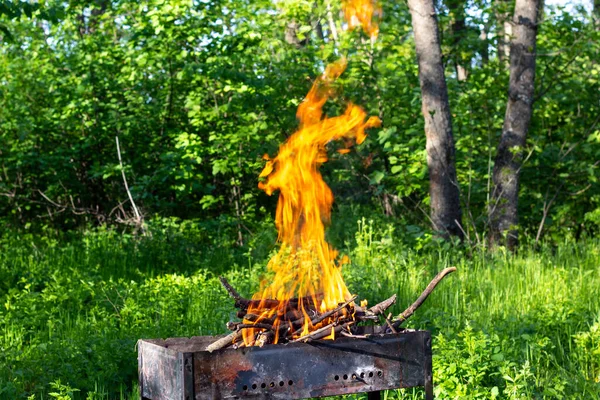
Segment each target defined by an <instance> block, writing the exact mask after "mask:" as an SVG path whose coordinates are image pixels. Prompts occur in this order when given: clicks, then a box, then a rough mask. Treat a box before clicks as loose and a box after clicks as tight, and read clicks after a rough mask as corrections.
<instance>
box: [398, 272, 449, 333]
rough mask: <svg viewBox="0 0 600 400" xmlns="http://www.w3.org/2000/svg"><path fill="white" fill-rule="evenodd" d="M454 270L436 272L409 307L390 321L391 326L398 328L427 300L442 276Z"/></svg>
mask: <svg viewBox="0 0 600 400" xmlns="http://www.w3.org/2000/svg"><path fill="white" fill-rule="evenodd" d="M454 271H456V267H450V268H445V269H443V270H442V271H441V272H440V273H438V274H437V275H436V276H435V278H433V280H432V281H431V282H430V283H429V285H427V287H426V288H425V290H424V291H423V293H421V295H420V296H419V298H418V299H417V300H416V301H415V302H414V303H412V304H411V305H410V307H408V308H407V309H406V310H404V311H403V312H402V314H400V315H398V317H396V319H395V320H394V321H393V323H392V326H393V327H394V328H395V329H398V328H399V327H400V325H402V323H403V322H404V321H406V320H407V319H409V318H410V317H411V315H413V313H414V312H415V311H416V310H417V308H419V307H421V305H422V304H423V302H424V301H425V300H427V297H428V296H429V295H430V294H431V292H433V289H435V287H436V286H437V284H438V283H440V281H441V280H442V279H444V277H445V276H446V275H448V274H450V273H452V272H454Z"/></svg>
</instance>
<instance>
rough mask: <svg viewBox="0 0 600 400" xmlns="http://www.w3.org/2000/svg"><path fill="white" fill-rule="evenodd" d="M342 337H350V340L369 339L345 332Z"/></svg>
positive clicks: (341, 333) (366, 336) (365, 336)
mask: <svg viewBox="0 0 600 400" xmlns="http://www.w3.org/2000/svg"><path fill="white" fill-rule="evenodd" d="M340 335H342V336H345V337H349V338H352V339H367V338H368V337H369V335H353V334H351V333H348V332H344V331H341V332H340Z"/></svg>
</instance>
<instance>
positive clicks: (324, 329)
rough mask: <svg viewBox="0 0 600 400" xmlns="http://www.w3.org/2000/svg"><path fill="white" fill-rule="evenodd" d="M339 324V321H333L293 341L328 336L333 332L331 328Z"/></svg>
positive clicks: (304, 340)
mask: <svg viewBox="0 0 600 400" xmlns="http://www.w3.org/2000/svg"><path fill="white" fill-rule="evenodd" d="M337 326H338V323H337V321H336V322H332V323H331V324H329V325H325V326H324V327H322V328H319V329H317V330H316V331H312V332H310V333H309V334H306V335H304V336H302V337H299V338H298V339H294V340H292V341H291V342H292V343H294V342H307V341H308V340H313V339H320V338H322V337H325V336H327V335H328V334H329V333H330V332H331V328H335V327H337ZM340 326H341V325H340ZM321 334H324V335H323V336H320V335H321Z"/></svg>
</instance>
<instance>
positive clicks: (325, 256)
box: [243, 0, 380, 345]
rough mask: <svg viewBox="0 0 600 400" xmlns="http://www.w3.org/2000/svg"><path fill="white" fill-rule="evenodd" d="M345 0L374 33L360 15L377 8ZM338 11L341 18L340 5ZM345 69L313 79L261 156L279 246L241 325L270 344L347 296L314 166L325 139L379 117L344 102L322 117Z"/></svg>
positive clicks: (347, 136) (327, 197)
mask: <svg viewBox="0 0 600 400" xmlns="http://www.w3.org/2000/svg"><path fill="white" fill-rule="evenodd" d="M350 3H352V5H353V7H354V8H353V10H354V11H352V12H350V14H351V15H356V18H357V19H358V21H360V22H361V24H362V26H363V27H365V31H366V32H367V33H369V34H370V35H371V37H373V34H375V35H376V30H377V26H376V25H374V24H371V22H370V21H369V23H368V24H366V25H365V20H364V18H366V17H367V16H368V17H369V18H370V17H371V16H372V15H373V13H374V12H375V13H376V12H377V11H376V10H375V11H373V10H371V11H370V12H368V11H367V10H366V8H365V6H364V4H363V3H366V2H364V1H360V0H359V1H354V2H347V3H346V4H345V5H346V7H350ZM369 3H370V2H369ZM370 4H372V3H370ZM345 11H346V15H347V16H348V15H349V11H348V8H346V10H345ZM349 21H350V20H349ZM350 25H351V26H353V25H352V24H351V23H350ZM374 32H375V33H374ZM345 68H346V61H345V60H343V59H342V60H340V61H338V62H336V63H333V64H330V65H329V66H328V67H327V68H326V70H325V72H324V73H323V75H322V76H321V77H320V78H318V79H317V80H316V82H315V83H314V84H313V86H312V88H311V90H310V91H309V93H308V95H307V96H306V98H305V99H304V101H303V102H302V104H300V106H299V107H298V112H297V117H298V119H299V121H300V126H299V130H298V131H297V132H296V133H294V134H293V135H292V136H291V137H290V138H289V139H288V140H287V141H286V142H285V143H284V144H282V145H281V147H280V148H279V153H278V154H277V156H276V157H275V158H274V159H272V160H269V158H268V157H267V156H265V158H266V159H267V160H268V161H267V164H266V166H265V168H264V170H263V171H262V173H261V174H260V177H261V178H262V179H263V180H262V181H261V182H260V183H259V187H260V188H261V189H262V190H264V191H265V192H266V193H267V194H269V195H271V194H272V193H273V192H275V191H276V190H279V201H278V204H277V212H276V219H275V222H276V225H277V229H278V231H279V238H278V240H279V241H280V242H281V248H280V250H279V252H278V253H277V254H276V255H275V256H274V257H273V258H272V259H271V260H270V261H269V264H268V269H269V271H270V272H271V273H272V274H273V275H274V276H273V278H272V280H271V281H270V282H268V283H265V282H263V284H262V285H261V286H262V287H261V290H260V291H259V292H258V293H256V294H255V295H254V296H253V299H255V300H260V301H259V302H254V303H253V305H251V306H250V307H249V308H248V312H247V314H248V315H252V316H253V318H252V319H250V318H249V317H248V316H246V317H245V319H244V323H247V324H261V323H262V322H266V323H268V324H269V325H271V326H272V327H273V330H274V332H275V337H274V338H273V343H277V342H278V339H279V337H278V336H279V331H280V329H279V328H280V327H283V326H284V324H285V325H287V326H290V327H292V326H297V325H298V323H299V322H300V324H299V325H300V326H301V327H300V328H297V329H296V331H295V332H293V334H292V337H293V338H297V337H301V336H304V335H306V334H308V333H310V332H313V331H314V330H316V329H319V328H322V327H325V326H327V325H328V324H330V323H331V322H332V321H334V320H335V317H336V316H335V315H332V316H330V317H326V318H324V319H323V320H322V321H319V322H318V323H316V324H313V323H312V322H311V319H313V321H314V317H315V316H316V315H318V314H322V313H325V312H327V311H331V310H334V309H336V307H338V306H339V305H340V303H345V302H348V301H351V300H352V296H351V295H350V293H349V291H348V288H347V287H346V284H345V283H344V279H343V278H342V274H341V264H343V263H344V262H345V260H343V262H340V263H339V265H336V263H335V259H336V257H337V251H336V250H334V249H332V248H331V247H330V246H329V244H328V243H327V242H326V241H325V224H327V223H328V222H329V219H330V214H331V205H332V203H333V194H332V192H331V189H330V188H329V187H328V186H327V184H326V183H325V181H324V180H323V177H322V176H321V174H320V172H319V167H320V166H321V164H323V163H324V162H326V161H327V149H326V145H327V144H328V143H330V142H332V141H334V140H340V139H344V143H345V145H346V147H349V146H350V145H351V144H352V143H354V142H355V143H357V144H360V143H362V142H363V141H364V140H365V137H366V135H365V129H367V128H371V127H376V126H379V125H380V120H379V119H378V118H377V117H371V118H368V119H367V115H366V113H365V112H364V111H363V110H362V109H361V108H360V107H358V106H356V105H354V104H349V105H348V107H347V108H346V111H345V112H344V114H342V115H340V116H337V117H332V118H326V117H325V118H324V117H323V105H324V104H325V102H326V101H327V100H328V99H329V98H330V96H331V95H332V94H333V89H332V83H333V82H334V81H335V80H336V79H337V78H338V77H339V76H340V75H341V74H342V73H343V72H344V70H345ZM347 151H348V149H347V148H346V149H342V150H341V151H340V153H344V152H347ZM273 300H277V301H278V302H273ZM340 312H341V313H343V314H344V316H345V317H348V318H352V316H350V315H345V314H347V313H348V309H346V308H343V309H342V310H340ZM258 332H260V328H258V327H257V328H256V329H254V328H252V329H245V330H244V332H243V335H244V342H245V344H246V345H253V344H256V343H254V339H255V337H256V333H258ZM334 335H335V332H334V329H333V328H332V329H331V334H330V335H329V336H328V337H327V338H329V339H333V338H334ZM327 338H326V339H327Z"/></svg>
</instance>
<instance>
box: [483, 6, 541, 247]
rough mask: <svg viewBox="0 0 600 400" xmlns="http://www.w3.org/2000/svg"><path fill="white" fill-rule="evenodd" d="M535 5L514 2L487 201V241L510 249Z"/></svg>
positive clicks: (527, 114)
mask: <svg viewBox="0 0 600 400" xmlns="http://www.w3.org/2000/svg"><path fill="white" fill-rule="evenodd" d="M538 7H539V0H517V2H516V6H515V14H514V18H513V25H514V37H513V40H512V42H511V47H510V80H509V88H508V102H507V106H506V115H505V117H504V126H503V127H502V136H501V137H500V144H499V145H498V154H497V155H496V161H495V165H494V172H493V182H494V190H493V193H492V198H491V204H490V205H489V207H490V208H489V218H490V243H491V244H492V245H494V244H505V245H506V246H507V247H508V248H509V249H514V248H515V247H516V246H517V244H518V232H517V225H518V222H519V219H518V212H517V205H518V195H519V173H520V169H521V165H522V162H523V154H524V152H523V149H524V147H525V139H526V137H527V130H528V129H529V121H530V120H531V112H532V106H533V94H534V79H535V42H536V34H537V22H536V19H537V16H538Z"/></svg>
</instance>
